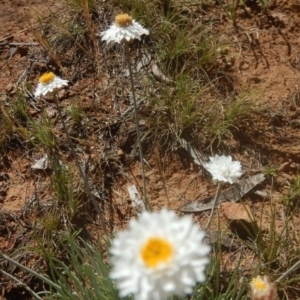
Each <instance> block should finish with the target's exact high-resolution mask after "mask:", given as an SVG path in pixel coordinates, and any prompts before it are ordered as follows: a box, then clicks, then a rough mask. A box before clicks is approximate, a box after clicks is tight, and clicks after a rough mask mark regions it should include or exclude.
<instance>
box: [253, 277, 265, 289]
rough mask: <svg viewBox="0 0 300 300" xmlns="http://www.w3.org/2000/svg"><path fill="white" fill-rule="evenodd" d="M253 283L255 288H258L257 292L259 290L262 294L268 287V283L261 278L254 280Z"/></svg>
mask: <svg viewBox="0 0 300 300" xmlns="http://www.w3.org/2000/svg"><path fill="white" fill-rule="evenodd" d="M252 282H253V284H254V286H255V287H256V288H257V290H259V291H260V292H261V291H264V290H265V289H266V287H267V285H266V283H265V282H264V281H263V280H261V279H260V278H253V279H252Z"/></svg>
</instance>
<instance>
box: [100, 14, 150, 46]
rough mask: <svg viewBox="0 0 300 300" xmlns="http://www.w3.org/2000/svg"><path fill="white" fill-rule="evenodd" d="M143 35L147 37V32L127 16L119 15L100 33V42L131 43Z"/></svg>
mask: <svg viewBox="0 0 300 300" xmlns="http://www.w3.org/2000/svg"><path fill="white" fill-rule="evenodd" d="M143 34H146V35H148V34H149V31H148V30H147V29H145V28H144V27H143V26H142V25H141V24H139V23H138V22H136V21H135V20H133V19H132V17H130V16H129V15H128V14H120V15H117V16H116V18H115V22H114V23H113V24H112V25H110V27H109V28H108V29H107V30H105V31H104V32H102V33H101V34H100V35H101V36H102V41H106V42H107V43H108V44H109V43H110V42H115V43H121V42H123V41H127V42H129V41H131V40H134V39H138V40H140V39H141V36H142V35H143Z"/></svg>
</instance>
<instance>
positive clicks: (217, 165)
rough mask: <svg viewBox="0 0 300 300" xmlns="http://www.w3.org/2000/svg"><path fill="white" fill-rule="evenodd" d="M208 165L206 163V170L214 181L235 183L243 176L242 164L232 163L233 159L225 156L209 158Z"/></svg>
mask: <svg viewBox="0 0 300 300" xmlns="http://www.w3.org/2000/svg"><path fill="white" fill-rule="evenodd" d="M209 160H210V161H209V162H208V163H204V164H203V166H204V168H205V169H206V170H207V171H208V172H209V173H210V174H211V175H212V177H213V179H214V180H217V181H223V182H229V183H231V184H232V183H235V182H237V181H238V178H239V177H240V176H241V175H242V174H243V172H242V171H241V162H239V161H232V157H231V156H230V155H229V156H225V155H221V156H219V155H217V154H216V155H215V156H214V157H210V158H209Z"/></svg>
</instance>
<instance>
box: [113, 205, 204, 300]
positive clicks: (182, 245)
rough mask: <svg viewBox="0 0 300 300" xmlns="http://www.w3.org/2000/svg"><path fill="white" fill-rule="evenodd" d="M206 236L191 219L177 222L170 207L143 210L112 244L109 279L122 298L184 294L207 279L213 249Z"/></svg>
mask: <svg viewBox="0 0 300 300" xmlns="http://www.w3.org/2000/svg"><path fill="white" fill-rule="evenodd" d="M204 237H205V233H204V232H203V231H201V230H200V229H199V227H198V225H196V224H194V223H193V221H192V219H191V217H189V216H184V217H181V218H178V217H177V215H176V214H175V213H174V212H172V211H168V210H166V209H163V210H161V211H160V212H156V213H150V212H143V213H142V215H141V216H140V219H139V220H138V221H136V220H131V221H130V223H129V229H128V230H126V231H123V232H119V233H118V234H117V236H116V238H115V239H114V240H113V241H112V248H111V251H110V253H111V264H112V271H111V278H112V279H114V280H115V281H116V285H117V288H118V289H119V293H120V296H121V297H125V296H127V295H130V294H133V295H134V296H135V299H139V300H151V299H153V300H163V299H167V297H169V296H171V295H178V296H183V295H185V294H189V293H191V292H192V291H193V287H194V285H195V284H196V283H197V282H203V281H204V280H205V274H204V271H205V267H206V265H207V264H208V262H209V259H208V257H207V255H208V253H209V251H210V247H209V246H208V245H206V244H204V243H203V238H204Z"/></svg>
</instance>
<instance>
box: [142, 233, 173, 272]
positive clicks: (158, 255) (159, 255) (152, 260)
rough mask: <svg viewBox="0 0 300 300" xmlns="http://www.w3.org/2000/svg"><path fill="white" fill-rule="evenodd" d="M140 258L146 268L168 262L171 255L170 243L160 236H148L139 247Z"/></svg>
mask: <svg viewBox="0 0 300 300" xmlns="http://www.w3.org/2000/svg"><path fill="white" fill-rule="evenodd" d="M141 255H142V259H143V261H144V263H145V265H146V266H147V267H148V268H155V267H157V265H158V264H160V263H166V262H168V261H169V260H170V259H171V257H172V255H173V248H172V245H171V244H170V243H169V242H168V241H166V240H164V239H161V238H150V239H149V240H148V241H147V243H146V244H145V245H144V247H143V248H142V249H141Z"/></svg>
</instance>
